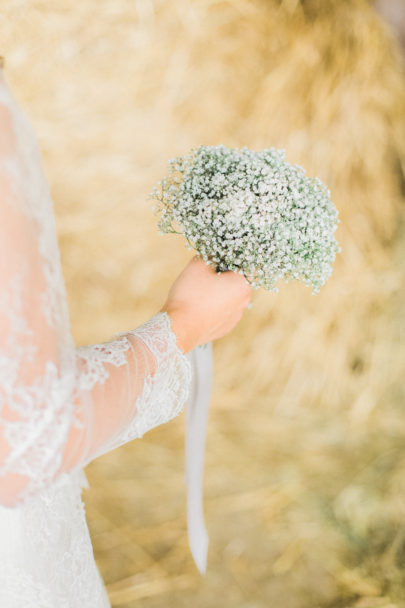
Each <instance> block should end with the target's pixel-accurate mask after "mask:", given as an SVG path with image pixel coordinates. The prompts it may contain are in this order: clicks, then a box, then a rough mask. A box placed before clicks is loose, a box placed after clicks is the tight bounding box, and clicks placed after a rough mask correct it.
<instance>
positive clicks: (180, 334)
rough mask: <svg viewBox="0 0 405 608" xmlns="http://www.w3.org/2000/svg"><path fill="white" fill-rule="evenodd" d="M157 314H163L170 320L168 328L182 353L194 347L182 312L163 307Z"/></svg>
mask: <svg viewBox="0 0 405 608" xmlns="http://www.w3.org/2000/svg"><path fill="white" fill-rule="evenodd" d="M159 312H165V313H167V314H168V316H169V318H170V326H171V330H172V332H173V333H174V334H175V336H176V343H177V346H178V347H179V349H180V350H181V351H182V352H183V353H188V352H189V351H190V350H192V349H193V348H194V346H195V344H194V341H193V338H192V332H191V331H190V328H189V327H188V326H187V323H186V320H185V318H184V314H183V312H182V311H180V310H177V309H173V308H169V307H167V306H163V307H162V308H161V309H160V311H159Z"/></svg>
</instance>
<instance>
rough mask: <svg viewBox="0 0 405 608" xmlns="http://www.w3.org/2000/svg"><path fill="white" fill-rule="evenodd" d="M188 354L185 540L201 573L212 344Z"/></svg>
mask: <svg viewBox="0 0 405 608" xmlns="http://www.w3.org/2000/svg"><path fill="white" fill-rule="evenodd" d="M187 357H189V360H190V363H191V366H192V371H193V379H192V385H191V391H190V398H189V400H188V402H187V403H186V441H185V457H186V477H185V482H186V485H187V526H188V540H189V545H190V549H191V553H192V555H193V558H194V561H195V563H196V566H197V568H198V570H199V571H200V573H201V574H205V571H206V567H207V552H208V534H207V530H206V527H205V521H204V511H203V475H204V449H205V438H206V434H207V420H208V410H209V403H210V395H211V387H212V373H213V360H212V359H213V358H212V343H211V342H209V343H207V344H204V345H202V346H198V347H197V348H194V349H193V350H191V351H190V352H189V353H188V354H187Z"/></svg>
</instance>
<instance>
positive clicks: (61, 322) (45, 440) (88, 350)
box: [0, 69, 192, 608]
mask: <svg viewBox="0 0 405 608" xmlns="http://www.w3.org/2000/svg"><path fill="white" fill-rule="evenodd" d="M0 127H1V130H0V538H1V541H0V606H1V608H101V607H105V606H109V605H110V604H109V601H108V598H107V595H106V592H105V589H104V586H103V583H102V581H101V578H100V576H99V573H98V570H97V567H96V564H95V561H94V557H93V550H92V545H91V540H90V537H89V533H88V528H87V524H86V520H85V514H84V509H83V504H82V499H81V489H82V487H83V485H85V484H86V478H85V475H84V473H83V467H84V466H85V465H86V464H87V463H88V462H90V461H91V460H93V459H94V458H95V457H97V456H99V455H100V454H103V453H105V452H106V451H108V450H111V449H113V448H115V447H118V446H119V445H121V444H123V443H125V442H127V441H130V440H131V439H134V438H135V437H141V436H142V435H143V434H144V433H145V432H146V431H147V430H149V429H151V428H152V427H154V426H156V425H158V424H161V423H164V422H166V421H168V420H169V419H171V418H173V417H174V416H176V415H177V414H178V413H179V412H180V411H181V409H182V408H183V406H184V404H185V402H186V400H187V397H188V394H189V390H190V385H191V376H192V370H191V364H190V361H189V359H188V357H187V356H186V355H185V354H184V353H183V352H182V351H181V350H179V348H178V347H177V345H176V336H175V334H174V333H173V332H172V331H171V327H170V318H169V317H168V315H167V314H166V313H158V314H156V315H155V316H153V317H152V318H151V319H150V320H149V321H148V322H146V323H145V324H144V325H142V326H141V327H139V328H137V329H135V330H134V331H131V332H128V333H127V334H121V335H119V336H116V338H115V339H114V340H112V341H111V342H109V343H106V344H99V345H93V346H87V347H82V348H78V349H77V348H75V345H74V342H73V339H72V336H71V333H70V328H69V316H68V309H67V303H66V294H65V287H64V281H63V276H62V271H61V265H60V258H59V250H58V244H57V237H56V231H55V225H54V216H53V207H52V202H51V199H50V195H49V190H48V186H47V183H46V179H45V177H44V174H43V170H42V167H41V160H40V155H39V152H38V148H37V145H36V141H35V137H34V135H33V132H32V129H31V127H30V124H29V122H28V120H27V118H26V117H25V115H24V113H23V112H22V111H21V109H20V108H19V107H18V105H17V103H16V102H15V100H14V98H13V96H12V94H11V92H10V90H9V88H8V86H7V85H6V83H5V80H4V75H3V74H2V73H1V69H0Z"/></svg>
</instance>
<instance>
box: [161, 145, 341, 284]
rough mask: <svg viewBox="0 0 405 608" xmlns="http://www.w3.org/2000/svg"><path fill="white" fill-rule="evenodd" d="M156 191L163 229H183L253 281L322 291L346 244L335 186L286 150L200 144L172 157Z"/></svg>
mask: <svg viewBox="0 0 405 608" xmlns="http://www.w3.org/2000/svg"><path fill="white" fill-rule="evenodd" d="M151 196H152V197H153V198H154V199H155V200H156V201H157V202H158V204H157V206H156V207H155V211H156V213H157V214H159V216H160V217H159V221H158V228H159V230H160V232H161V233H162V234H163V233H169V232H174V233H177V234H182V235H183V236H184V237H185V238H186V240H187V246H188V247H189V248H190V249H191V248H194V249H195V250H196V251H197V253H198V255H199V256H200V257H202V258H203V259H204V260H205V261H206V263H207V264H210V265H213V266H214V267H215V268H216V269H217V270H218V271H225V270H233V271H235V272H239V273H240V274H243V275H244V276H245V278H246V279H247V280H248V281H249V283H251V285H252V286H253V288H259V287H263V288H264V289H267V290H269V291H278V288H277V287H276V284H277V282H278V280H279V279H282V280H284V281H286V282H288V281H289V280H291V279H298V280H300V281H302V282H303V283H304V284H305V285H310V286H312V293H317V292H318V291H319V289H320V287H321V286H322V285H323V284H324V283H325V281H326V280H327V279H328V277H329V276H330V274H331V272H332V264H333V262H334V259H335V256H336V253H338V252H339V251H340V247H339V245H338V243H337V241H336V239H335V237H334V232H335V230H336V228H337V224H338V222H339V220H338V211H337V209H336V207H335V206H334V204H333V202H332V201H331V198H330V192H329V190H328V189H327V187H326V186H325V185H324V184H323V183H322V182H321V181H320V180H319V179H318V178H311V177H308V176H307V175H306V174H305V170H304V169H303V168H302V167H300V166H299V165H290V164H289V163H288V162H287V161H286V160H285V153H284V150H278V149H276V148H269V149H267V150H262V151H259V152H255V151H253V150H249V149H248V148H246V147H244V148H241V149H238V148H227V147H226V146H222V145H219V146H199V147H198V148H196V149H194V150H192V151H191V153H190V154H187V155H185V156H180V157H178V158H174V159H172V160H170V161H169V172H168V175H167V176H166V177H165V178H164V179H162V180H161V181H160V182H159V184H158V186H157V187H156V188H155V189H154V190H153V192H152V195H151Z"/></svg>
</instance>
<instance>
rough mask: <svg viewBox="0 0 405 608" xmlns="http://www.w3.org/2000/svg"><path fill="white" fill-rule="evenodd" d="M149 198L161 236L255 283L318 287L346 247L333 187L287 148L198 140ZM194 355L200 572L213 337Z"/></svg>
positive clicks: (194, 516) (191, 510) (193, 515)
mask: <svg viewBox="0 0 405 608" xmlns="http://www.w3.org/2000/svg"><path fill="white" fill-rule="evenodd" d="M151 196H152V197H153V198H154V199H155V200H156V201H157V203H158V204H157V206H156V207H155V211H156V212H157V214H158V215H159V221H158V228H159V231H160V233H161V234H165V233H170V232H174V233H177V234H182V235H183V236H184V237H185V238H186V241H187V243H186V245H187V247H188V248H189V249H192V248H194V249H195V250H196V251H197V254H198V255H199V256H200V257H202V258H203V259H204V260H205V262H206V263H207V264H210V265H213V266H214V267H215V269H216V270H217V271H218V272H222V271H226V270H232V271H234V272H238V273H240V274H243V275H244V276H245V278H246V280H247V281H248V282H249V283H250V284H251V285H252V287H253V288H254V289H258V288H259V287H263V288H264V289H267V290H269V291H278V287H277V283H278V281H279V280H280V279H281V280H284V281H289V280H291V279H297V280H300V281H302V282H303V283H304V284H305V285H308V286H311V287H312V293H313V294H314V293H317V292H318V291H319V289H320V288H321V287H322V285H323V284H324V283H325V281H326V280H327V279H328V277H329V276H330V274H331V272H332V264H333V262H334V260H335V256H336V254H337V253H338V252H339V251H340V247H339V245H338V243H337V241H336V239H335V236H334V232H335V230H336V228H337V225H338V222H339V220H338V211H337V209H336V207H335V206H334V204H333V202H332V201H331V198H330V192H329V190H328V189H327V188H326V186H325V185H324V184H323V183H322V182H321V181H320V180H319V179H318V178H311V177H307V175H306V174H305V170H304V169H303V168H302V167H300V166H299V165H290V164H289V163H288V162H287V161H286V160H285V153H284V151H283V150H277V149H276V148H269V149H268V150H262V151H260V152H254V151H252V150H249V149H248V148H246V147H245V148H242V149H237V148H227V147H225V146H199V147H198V148H196V149H195V150H192V151H191V153H190V154H187V155H185V156H180V157H178V158H174V159H172V160H170V161H169V172H168V175H167V176H166V177H165V178H163V179H162V180H161V181H160V182H159V184H158V186H157V187H156V188H155V189H154V190H153V192H152V193H151ZM205 347H207V348H205ZM204 349H205V350H204ZM188 356H189V357H190V360H191V362H192V364H193V368H194V374H193V378H194V380H193V388H192V391H191V400H189V401H188V402H187V405H186V421H187V430H186V483H187V486H188V500H187V518H188V531H189V541H190V548H191V552H192V554H193V556H194V559H195V562H196V564H197V567H198V569H199V570H200V572H201V573H202V574H203V573H205V569H206V562H207V548H208V535H207V531H206V527H205V524H204V517H203V507H202V502H203V501H202V479H203V460H204V442H205V434H206V426H207V416H208V407H209V398H210V391H211V385H212V369H213V366H212V347H211V344H210V343H209V344H206V345H203V346H202V347H197V348H196V349H193V350H192V351H191V352H190V353H188Z"/></svg>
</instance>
